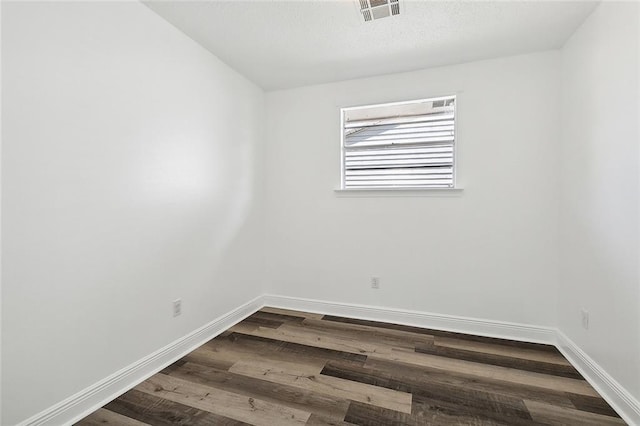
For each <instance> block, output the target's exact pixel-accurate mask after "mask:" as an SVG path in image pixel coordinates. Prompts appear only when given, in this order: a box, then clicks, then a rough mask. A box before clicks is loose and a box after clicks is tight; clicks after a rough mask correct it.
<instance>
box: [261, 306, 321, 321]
mask: <svg viewBox="0 0 640 426" xmlns="http://www.w3.org/2000/svg"><path fill="white" fill-rule="evenodd" d="M260 312H268V313H271V314H282V315H289V316H293V317H302V318H311V319H318V320H320V319H322V317H323V316H324V314H316V313H313V312H304V311H294V310H291V309H284V308H274V307H273V306H265V307H263V308H262V309H260Z"/></svg>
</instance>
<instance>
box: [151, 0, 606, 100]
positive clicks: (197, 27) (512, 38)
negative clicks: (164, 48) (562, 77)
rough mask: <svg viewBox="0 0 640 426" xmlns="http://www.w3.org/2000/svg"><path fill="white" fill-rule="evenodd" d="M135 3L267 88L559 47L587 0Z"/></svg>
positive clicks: (582, 16) (592, 4)
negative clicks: (369, 4) (374, 5)
mask: <svg viewBox="0 0 640 426" xmlns="http://www.w3.org/2000/svg"><path fill="white" fill-rule="evenodd" d="M145 4H146V5H147V6H148V7H149V8H151V9H152V10H154V11H155V12H157V13H158V14H159V15H160V16H162V17H164V18H165V19H166V20H167V21H169V22H170V23H172V24H173V25H175V26H176V27H178V28H179V29H180V30H182V31H183V32H184V33H186V34H187V35H188V36H190V37H191V38H193V39H194V40H196V41H197V42H199V43H200V44H201V45H202V46H204V47H205V48H207V49H208V50H210V51H211V52H212V53H213V54H215V55H216V56H217V57H219V58H220V59H221V60H222V61H224V62H226V63H227V64H228V65H230V66H231V67H233V68H234V69H236V70H237V71H239V72H240V73H242V74H244V75H245V76H246V77H247V78H249V79H250V80H252V81H254V82H255V83H257V84H258V85H260V86H261V87H263V88H264V89H266V90H273V89H282V88H290V87H297V86H304V85H310V84H316V83H326V82H331V81H338V80H347V79H352V78H359V77H366V76H372V75H380V74H387V73H394V72H402V71H410V70H415V69H420V68H427V67H433V66H440V65H448V64H455V63H462V62H468V61H472V60H479V59H488V58H494V57H498V56H508V55H515V54H521V53H527V52H533V51H539V50H546V49H553V48H559V47H561V46H562V45H563V44H564V42H565V41H566V40H567V38H568V37H569V36H570V35H571V34H572V33H573V32H574V31H575V29H576V28H577V27H578V26H579V25H580V23H582V21H584V19H585V18H586V17H587V16H588V15H589V13H590V12H591V11H592V10H593V9H594V7H595V6H596V4H597V3H596V2H582V1H567V2H565V1H426V0H425V1H418V0H413V1H412V0H401V4H400V7H401V14H400V15H398V16H392V17H388V18H384V19H381V20H377V21H372V22H364V21H363V20H362V18H361V17H360V14H359V12H358V7H357V5H356V1H355V0H334V1H322V0H297V1H271V0H254V1H237V0H236V1H181V0H180V1H150V2H146V3H145Z"/></svg>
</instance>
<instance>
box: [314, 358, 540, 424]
mask: <svg viewBox="0 0 640 426" xmlns="http://www.w3.org/2000/svg"><path fill="white" fill-rule="evenodd" d="M322 374H324V375H330V376H332V377H340V378H343V379H346V380H351V381H357V382H359V383H367V384H371V385H374V386H380V387H384V388H388V389H393V390H398V391H402V392H408V393H411V394H412V395H413V409H415V404H416V398H417V397H422V398H429V399H431V400H434V401H437V402H438V403H440V404H445V405H447V406H449V407H452V406H453V407H457V409H459V410H461V411H463V410H464V411H466V412H468V413H474V414H478V415H482V416H483V417H487V418H493V419H498V420H505V421H506V420H509V421H511V422H512V423H513V422H515V421H516V420H531V416H530V415H529V413H528V411H527V408H526V407H525V405H524V403H523V402H522V400H521V399H520V398H517V397H513V396H510V395H505V394H499V393H493V392H487V391H485V390H478V389H469V388H467V387H466V386H458V385H454V384H449V383H438V382H432V381H430V380H428V379H427V380H425V378H424V377H421V378H420V379H416V378H414V377H404V376H402V375H398V376H394V375H393V374H392V373H389V372H384V371H378V370H375V369H372V368H366V367H362V366H360V365H356V364H349V363H345V362H337V361H332V362H329V363H327V365H326V366H325V368H324V369H323V370H322Z"/></svg>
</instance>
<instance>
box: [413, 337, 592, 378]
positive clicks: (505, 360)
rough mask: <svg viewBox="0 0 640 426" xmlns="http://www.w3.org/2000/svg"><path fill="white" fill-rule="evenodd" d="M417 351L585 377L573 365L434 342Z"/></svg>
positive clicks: (417, 345) (534, 370)
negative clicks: (452, 346)
mask: <svg viewBox="0 0 640 426" xmlns="http://www.w3.org/2000/svg"><path fill="white" fill-rule="evenodd" d="M415 350H416V352H419V353H425V354H431V355H437V356H441V357H446V358H453V359H461V360H465V361H473V362H479V363H482V364H491V365H498V366H501V367H508V368H515V369H518V370H525V371H533V372H535V373H542V374H550V375H553V376H560V377H570V378H573V379H581V380H582V379H583V377H582V375H581V374H580V373H579V372H578V370H576V369H575V368H573V366H571V365H563V364H556V363H550V362H543V361H533V360H530V359H522V358H515V357H511V356H505V355H497V354H492V353H481V352H477V351H469V350H466V349H458V348H451V347H443V346H438V345H434V344H429V345H424V344H421V343H417V344H416V349H415Z"/></svg>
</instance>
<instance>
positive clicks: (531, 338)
mask: <svg viewBox="0 0 640 426" xmlns="http://www.w3.org/2000/svg"><path fill="white" fill-rule="evenodd" d="M263 306H272V307H276V308H285V309H294V310H300V311H306V312H315V313H320V314H327V315H337V316H343V317H348V318H359V319H365V320H372V321H382V322H389V323H395V324H404V325H411V326H416V327H424V328H431V329H436V330H445V331H452V332H459V333H467V334H475V335H479V336H487V337H496V338H501V339H511V340H519V341H524V342H532V343H544V344H552V345H555V346H556V347H557V348H558V349H559V350H560V352H562V354H563V355H564V356H565V357H566V358H567V359H568V360H569V362H571V364H572V365H573V366H574V367H575V368H576V369H577V370H578V371H579V372H580V374H582V375H583V376H584V377H585V379H586V380H587V381H588V382H589V383H590V384H591V386H593V387H594V389H595V390H596V391H597V392H598V393H599V394H600V395H602V397H603V398H604V399H605V400H606V401H607V402H608V403H609V404H610V405H611V406H612V407H613V408H614V409H615V410H616V411H617V412H618V414H620V416H621V417H622V418H623V419H624V420H625V421H626V422H627V423H628V424H629V425H640V403H639V402H638V400H637V399H635V398H634V397H633V396H632V395H631V394H630V393H629V392H628V391H627V390H626V389H625V388H624V387H623V386H622V385H620V383H618V382H617V381H616V380H615V379H614V378H613V377H611V376H610V375H609V374H608V373H607V372H606V371H605V370H604V369H603V368H602V367H601V366H600V365H598V363H596V362H595V361H594V360H593V359H591V358H590V357H589V356H588V355H587V354H586V353H585V352H584V351H583V350H582V349H580V347H578V346H577V345H576V344H575V343H574V342H573V341H571V339H569V338H568V337H567V336H566V335H565V334H564V333H562V332H561V331H559V330H557V329H555V328H553V327H542V326H534V325H528V324H519V323H512V322H505V321H495V320H487V319H478V318H469V317H462V316H455V315H445V314H435V313H428V312H421V311H413V310H407V309H396V308H385V307H382V306H368V305H359V304H352V303H340V302H330V301H322V300H315V299H305V298H300V297H289V296H279V295H273V294H266V295H262V296H259V297H256V298H255V299H253V300H251V301H249V302H247V303H245V304H244V305H242V306H239V307H238V308H236V309H234V310H232V311H230V312H229V313H227V314H225V315H222V316H220V317H218V318H217V319H215V320H213V321H212V322H210V323H209V324H207V325H205V326H203V327H201V328H199V329H197V330H195V331H193V332H191V333H189V334H188V335H186V336H184V337H181V338H180V339H178V340H176V341H174V342H172V343H170V344H169V345H167V346H165V347H164V348H162V349H160V350H158V351H156V352H154V353H153V354H151V355H149V356H147V357H145V358H143V359H141V360H139V361H137V362H135V363H133V364H131V365H129V366H128V367H125V368H123V369H122V370H120V371H118V372H116V373H114V374H112V375H111V376H109V377H107V378H105V379H103V380H101V381H99V382H98V383H96V384H94V385H92V386H89V387H88V388H86V389H84V390H82V391H80V392H78V393H77V394H75V395H73V396H71V397H69V398H67V399H65V400H64V401H62V402H60V403H58V404H56V405H54V406H52V407H50V408H48V409H46V410H44V411H42V412H41V413H39V414H36V415H35V416H33V417H30V418H29V419H27V420H25V421H23V422H21V423H19V424H18V426H35V425H38V426H40V425H66V424H73V423H74V422H76V421H78V420H80V419H82V418H83V417H85V416H87V415H89V414H90V413H92V412H93V411H95V410H97V409H98V408H100V407H102V406H103V405H105V404H106V403H108V402H109V401H111V400H113V399H114V398H116V397H117V396H119V395H120V394H122V393H124V392H125V391H127V390H128V389H130V388H132V387H134V386H136V385H137V384H138V383H140V382H142V381H144V380H146V379H147V378H148V377H150V376H152V375H153V374H155V373H157V372H158V371H160V370H162V369H163V368H165V367H167V366H168V365H170V364H172V363H173V362H175V361H176V360H178V359H180V358H181V357H183V356H184V355H186V354H187V353H189V352H191V351H192V350H194V349H195V348H197V347H198V346H200V345H202V344H203V343H205V342H206V341H208V340H210V339H212V338H214V337H215V336H217V335H218V334H220V333H222V332H223V331H225V330H227V329H228V328H230V327H232V326H233V325H234V324H237V323H238V322H240V321H242V320H243V319H244V318H246V317H248V316H249V315H251V314H253V313H254V312H256V311H258V310H259V309H261V308H262V307H263Z"/></svg>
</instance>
